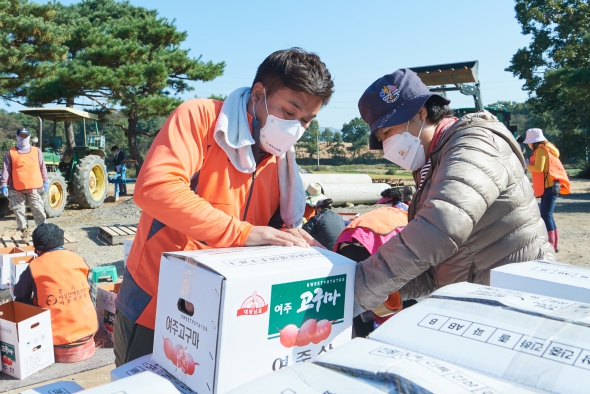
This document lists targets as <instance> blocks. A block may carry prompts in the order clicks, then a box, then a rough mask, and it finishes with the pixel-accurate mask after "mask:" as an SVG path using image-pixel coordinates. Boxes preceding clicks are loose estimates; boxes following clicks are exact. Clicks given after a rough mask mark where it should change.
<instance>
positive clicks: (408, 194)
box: [402, 185, 416, 206]
mask: <svg viewBox="0 0 590 394" xmlns="http://www.w3.org/2000/svg"><path fill="white" fill-rule="evenodd" d="M415 193H416V186H411V185H410V186H404V189H403V195H404V198H403V200H402V201H403V202H404V204H406V205H407V206H410V204H411V203H412V198H414V194H415Z"/></svg>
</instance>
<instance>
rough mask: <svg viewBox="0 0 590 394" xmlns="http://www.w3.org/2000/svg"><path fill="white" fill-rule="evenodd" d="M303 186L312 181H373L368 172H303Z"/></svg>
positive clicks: (335, 182)
mask: <svg viewBox="0 0 590 394" xmlns="http://www.w3.org/2000/svg"><path fill="white" fill-rule="evenodd" d="M301 180H302V181H303V188H304V189H307V187H308V186H309V185H310V184H312V183H319V184H320V185H322V186H324V184H361V183H362V184H370V183H373V180H372V179H371V177H370V176H369V175H367V174H301Z"/></svg>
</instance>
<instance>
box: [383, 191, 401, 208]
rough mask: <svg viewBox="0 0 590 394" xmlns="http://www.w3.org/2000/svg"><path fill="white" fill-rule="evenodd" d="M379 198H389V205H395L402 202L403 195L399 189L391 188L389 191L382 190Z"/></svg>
mask: <svg viewBox="0 0 590 394" xmlns="http://www.w3.org/2000/svg"><path fill="white" fill-rule="evenodd" d="M381 197H387V198H391V201H389V203H390V204H391V205H395V204H397V203H398V202H400V201H402V200H403V198H404V194H403V192H402V190H401V189H400V188H399V187H391V188H389V189H385V190H383V191H382V192H381Z"/></svg>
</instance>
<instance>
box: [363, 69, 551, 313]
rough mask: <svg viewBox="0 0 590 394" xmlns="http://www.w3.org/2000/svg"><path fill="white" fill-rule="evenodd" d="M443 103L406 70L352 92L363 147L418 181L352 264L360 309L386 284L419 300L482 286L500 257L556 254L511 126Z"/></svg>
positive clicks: (369, 306)
mask: <svg viewBox="0 0 590 394" xmlns="http://www.w3.org/2000/svg"><path fill="white" fill-rule="evenodd" d="M449 104H450V101H449V100H448V99H446V98H445V97H442V96H440V95H438V94H436V93H433V92H431V91H430V90H429V89H428V87H427V86H426V85H424V83H423V82H422V81H421V80H420V78H419V77H418V76H417V75H416V73H415V72H413V71H412V70H410V69H400V70H397V71H395V72H393V73H391V74H388V75H385V76H383V77H381V78H379V79H377V80H376V81H375V82H373V83H372V84H371V85H370V86H369V87H368V88H367V89H366V91H365V92H364V93H363V95H362V96H361V98H360V100H359V111H360V114H361V117H362V118H363V120H364V121H365V122H367V124H369V127H370V129H371V133H370V135H369V147H370V149H373V150H375V149H383V156H384V157H385V159H387V160H389V161H391V162H393V163H394V164H397V165H399V166H400V167H402V168H404V169H405V170H407V171H413V176H414V181H415V182H416V185H417V191H416V194H415V195H414V198H413V199H412V203H411V204H410V206H409V209H408V218H407V219H408V224H407V225H406V226H405V227H404V230H403V231H402V232H400V233H399V235H398V236H396V237H392V238H390V239H389V240H388V241H387V242H385V244H383V245H382V246H381V247H380V248H379V250H377V251H376V252H372V253H373V254H372V256H371V257H369V258H368V259H366V260H364V261H361V262H360V263H359V264H357V271H356V280H355V300H356V301H357V303H358V304H359V305H360V306H361V307H363V308H364V309H365V310H373V309H374V308H376V307H377V306H379V305H380V304H382V303H383V302H384V301H385V300H386V299H387V298H388V297H389V295H390V294H392V293H393V292H395V291H399V292H400V294H401V297H402V299H403V300H411V299H419V298H421V297H424V296H427V295H429V294H430V293H432V292H433V291H434V290H436V289H437V288H440V287H443V286H446V285H448V284H452V283H457V282H464V281H467V282H472V283H478V284H484V285H489V283H490V271H491V270H492V269H493V268H495V267H499V266H502V265H504V264H510V263H517V262H521V261H528V260H536V259H546V260H555V254H554V252H553V250H552V248H551V245H550V244H549V243H548V242H547V232H546V231H545V226H544V224H543V221H542V219H541V217H540V215H539V209H538V208H537V204H536V202H535V198H534V196H533V193H532V188H531V187H530V182H529V180H528V178H527V177H526V176H525V174H524V157H523V156H522V153H521V152H520V148H519V146H518V144H517V142H516V140H515V139H514V137H513V136H512V134H511V133H510V131H508V129H507V128H506V127H505V126H504V125H503V124H502V123H501V122H500V121H498V119H497V118H496V117H495V116H493V115H492V114H490V113H489V112H487V111H481V112H477V113H474V114H468V115H465V116H464V117H462V118H461V119H460V120H458V119H457V118H455V117H454V116H453V112H452V110H451V109H450V108H449Z"/></svg>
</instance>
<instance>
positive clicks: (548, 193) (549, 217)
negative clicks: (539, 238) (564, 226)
mask: <svg viewBox="0 0 590 394" xmlns="http://www.w3.org/2000/svg"><path fill="white" fill-rule="evenodd" d="M555 200H557V194H556V193H553V188H552V187H547V188H545V191H544V192H543V195H542V196H541V206H540V207H539V210H540V211H541V218H542V219H543V221H544V222H545V227H546V228H547V231H553V230H555V229H556V228H557V227H556V226H555V220H553V210H554V209H555Z"/></svg>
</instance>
